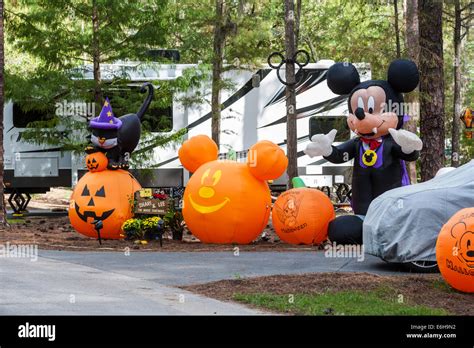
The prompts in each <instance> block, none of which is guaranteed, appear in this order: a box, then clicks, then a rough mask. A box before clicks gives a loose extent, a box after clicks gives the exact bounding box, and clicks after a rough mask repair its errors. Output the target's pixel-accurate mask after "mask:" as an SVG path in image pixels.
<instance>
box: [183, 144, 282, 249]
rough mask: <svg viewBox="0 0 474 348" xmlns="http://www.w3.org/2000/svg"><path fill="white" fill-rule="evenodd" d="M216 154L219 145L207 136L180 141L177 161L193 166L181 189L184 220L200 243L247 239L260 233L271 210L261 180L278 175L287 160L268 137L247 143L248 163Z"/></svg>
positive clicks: (187, 166)
mask: <svg viewBox="0 0 474 348" xmlns="http://www.w3.org/2000/svg"><path fill="white" fill-rule="evenodd" d="M217 156H218V151H217V146H216V145H215V143H214V142H213V141H212V140H211V139H210V138H209V137H207V136H197V137H193V138H191V139H189V140H187V141H186V142H185V143H184V144H183V146H182V147H181V149H180V151H179V158H180V161H181V163H182V164H183V166H184V167H185V168H186V169H188V170H189V171H193V170H194V173H193V175H192V176H191V178H190V180H189V182H188V184H187V186H186V190H185V192H184V206H183V216H184V220H185V221H186V224H187V226H188V228H189V229H190V231H191V232H192V233H193V234H194V235H195V236H196V237H197V238H199V239H200V240H201V241H202V242H203V243H219V244H225V243H237V244H248V243H250V242H251V241H253V240H254V239H256V238H257V237H258V236H259V235H260V233H261V232H262V231H263V229H264V228H265V226H266V224H267V222H268V218H269V215H270V209H271V196H270V190H269V188H268V185H267V183H266V182H265V180H271V179H276V178H278V177H279V176H280V175H281V174H282V173H283V172H284V171H285V169H286V166H287V164H288V160H287V158H286V156H285V154H284V152H283V151H282V150H281V149H280V148H279V147H278V146H277V145H275V144H273V143H271V142H267V141H264V142H259V143H257V144H255V145H254V146H252V147H251V148H250V149H249V153H248V157H247V163H239V162H236V161H229V160H217Z"/></svg>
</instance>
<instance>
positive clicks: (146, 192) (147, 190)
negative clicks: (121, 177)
mask: <svg viewBox="0 0 474 348" xmlns="http://www.w3.org/2000/svg"><path fill="white" fill-rule="evenodd" d="M152 195H153V192H152V190H151V188H144V189H141V190H140V197H141V198H147V197H151V196H152Z"/></svg>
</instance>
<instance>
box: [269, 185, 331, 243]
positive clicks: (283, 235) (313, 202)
mask: <svg viewBox="0 0 474 348" xmlns="http://www.w3.org/2000/svg"><path fill="white" fill-rule="evenodd" d="M335 217H336V214H335V212H334V208H333V205H332V203H331V200H330V199H329V198H328V196H326V195H325V194H324V193H323V192H321V191H319V190H317V189H312V188H306V187H299V188H293V189H291V190H288V191H285V192H283V193H282V194H281V195H280V196H279V197H278V198H277V200H276V201H275V203H274V205H273V210H272V223H273V227H274V229H275V232H276V233H277V235H278V237H280V239H281V240H282V241H284V242H286V243H290V244H319V243H321V242H322V241H324V240H326V239H327V235H328V225H329V222H330V221H331V220H333V219H334V218H335Z"/></svg>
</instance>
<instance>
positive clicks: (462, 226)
mask: <svg viewBox="0 0 474 348" xmlns="http://www.w3.org/2000/svg"><path fill="white" fill-rule="evenodd" d="M436 260H437V261H438V267H439V270H440V272H441V275H442V276H443V278H444V279H445V280H446V282H447V283H448V284H449V285H451V286H452V287H453V288H455V289H457V290H459V291H464V292H470V293H472V292H474V208H466V209H462V210H460V211H458V212H457V213H456V214H454V215H453V216H452V217H451V218H450V219H449V220H448V222H447V223H446V224H445V225H444V226H443V227H442V229H441V232H440V233H439V235H438V240H437V242H436Z"/></svg>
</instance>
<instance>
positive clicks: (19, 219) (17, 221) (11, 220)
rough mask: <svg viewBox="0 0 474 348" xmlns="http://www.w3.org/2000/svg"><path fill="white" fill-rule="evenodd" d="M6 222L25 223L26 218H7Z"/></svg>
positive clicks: (13, 223) (11, 223) (12, 223)
mask: <svg viewBox="0 0 474 348" xmlns="http://www.w3.org/2000/svg"><path fill="white" fill-rule="evenodd" d="M7 222H8V223H9V224H10V225H21V224H26V220H25V219H23V218H13V219H7Z"/></svg>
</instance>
